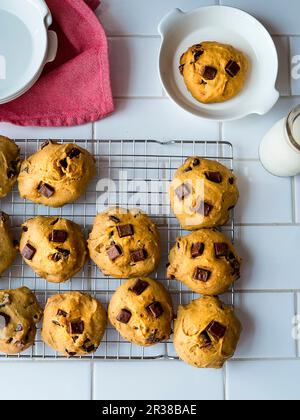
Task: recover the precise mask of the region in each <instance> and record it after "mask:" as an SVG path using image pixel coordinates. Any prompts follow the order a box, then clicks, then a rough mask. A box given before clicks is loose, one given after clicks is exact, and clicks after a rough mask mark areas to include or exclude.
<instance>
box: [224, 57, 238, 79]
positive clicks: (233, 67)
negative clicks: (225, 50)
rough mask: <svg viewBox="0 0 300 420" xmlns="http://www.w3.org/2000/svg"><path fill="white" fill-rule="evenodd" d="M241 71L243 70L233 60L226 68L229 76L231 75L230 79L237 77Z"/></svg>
mask: <svg viewBox="0 0 300 420" xmlns="http://www.w3.org/2000/svg"><path fill="white" fill-rule="evenodd" d="M240 70H241V68H240V66H239V65H238V63H237V62H235V61H233V60H230V61H228V63H227V64H226V67H225V71H226V73H227V74H229V76H230V77H235V76H236V75H237V74H238V73H239V71H240Z"/></svg>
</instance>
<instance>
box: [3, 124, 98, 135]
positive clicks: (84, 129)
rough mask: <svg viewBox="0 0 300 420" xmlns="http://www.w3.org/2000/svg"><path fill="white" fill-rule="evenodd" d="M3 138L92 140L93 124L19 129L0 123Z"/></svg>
mask: <svg viewBox="0 0 300 420" xmlns="http://www.w3.org/2000/svg"><path fill="white" fill-rule="evenodd" d="M0 132H1V135H3V136H8V137H13V138H15V139H36V138H38V139H49V138H50V139H92V138H93V134H92V133H93V124H85V125H79V126H77V127H57V128H56V127H52V128H51V127H19V126H16V125H12V124H6V123H0Z"/></svg>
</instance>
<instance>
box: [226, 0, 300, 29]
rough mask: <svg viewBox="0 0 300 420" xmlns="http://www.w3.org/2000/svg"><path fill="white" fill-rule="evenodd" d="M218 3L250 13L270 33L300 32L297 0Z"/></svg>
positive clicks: (247, 0)
mask: <svg viewBox="0 0 300 420" xmlns="http://www.w3.org/2000/svg"><path fill="white" fill-rule="evenodd" d="M220 4H221V5H223V6H232V7H237V8H239V9H242V10H244V11H245V12H248V13H250V14H252V15H253V16H255V17H256V18H257V19H259V20H260V21H261V22H262V24H264V25H265V26H266V27H267V29H268V30H269V31H270V32H271V33H272V34H276V35H278V34H283V35H284V34H300V26H299V19H298V16H299V1H298V0H289V1H288V2H284V1H282V0H264V1H261V0H220Z"/></svg>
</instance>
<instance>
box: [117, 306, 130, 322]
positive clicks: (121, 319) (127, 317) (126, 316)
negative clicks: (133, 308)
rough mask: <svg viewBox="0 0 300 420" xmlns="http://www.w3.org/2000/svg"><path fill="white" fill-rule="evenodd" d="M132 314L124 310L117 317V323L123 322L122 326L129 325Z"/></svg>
mask: <svg viewBox="0 0 300 420" xmlns="http://www.w3.org/2000/svg"><path fill="white" fill-rule="evenodd" d="M131 316H132V314H131V312H130V311H128V309H122V310H121V312H119V314H118V316H117V321H119V322H121V323H122V324H128V322H129V321H130V319H131Z"/></svg>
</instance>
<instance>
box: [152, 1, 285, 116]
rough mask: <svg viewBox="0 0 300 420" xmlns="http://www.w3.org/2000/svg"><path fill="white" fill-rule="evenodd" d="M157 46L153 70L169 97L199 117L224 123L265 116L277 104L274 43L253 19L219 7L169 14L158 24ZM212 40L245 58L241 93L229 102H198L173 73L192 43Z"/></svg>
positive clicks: (177, 74)
mask: <svg viewBox="0 0 300 420" xmlns="http://www.w3.org/2000/svg"><path fill="white" fill-rule="evenodd" d="M158 29H159V32H160V34H161V37H162V45H161V50H160V56H159V72H160V77H161V81H162V84H163V86H164V88H165V90H166V92H167V93H168V95H169V96H170V98H171V99H172V100H173V101H174V102H175V103H176V104H177V105H179V106H180V107H181V108H183V109H185V110H186V111H188V112H190V113H192V114H194V115H197V116H199V117H203V118H208V119H213V120H219V121H225V120H234V119H238V118H242V117H244V116H246V115H249V114H253V113H256V114H265V113H267V112H268V111H269V110H270V109H271V108H272V107H273V106H274V104H275V103H276V102H277V100H278V98H279V93H278V92H277V90H276V89H275V83H276V79H277V73H278V57H277V51H276V48H275V45H274V42H273V40H272V38H271V36H270V35H269V33H268V32H267V30H266V29H265V28H264V26H263V25H262V24H261V23H260V22H258V21H257V20H256V19H255V18H254V17H252V16H250V15H249V14H248V13H245V12H243V11H241V10H239V9H234V8H232V7H224V6H211V7H202V8H200V9H197V10H194V11H192V12H189V13H183V12H182V11H181V10H179V9H175V10H173V11H171V12H170V13H169V14H168V15H167V16H166V17H165V18H164V19H163V20H162V21H161V22H160V24H159V28H158ZM203 41H218V42H222V43H227V44H231V45H233V46H234V47H236V48H237V49H239V50H241V51H243V52H244V53H245V54H246V55H247V56H248V59H249V60H250V72H249V76H248V79H247V82H246V85H245V87H244V89H243V90H242V91H241V92H240V93H239V94H238V95H237V96H236V97H235V98H233V99H231V100H229V101H227V102H223V103H217V104H201V103H199V102H198V101H196V99H194V98H193V97H192V95H191V94H190V93H189V92H188V90H187V88H186V86H185V83H184V80H183V77H182V76H181V75H180V72H179V70H178V67H179V61H180V57H181V55H182V54H183V53H184V52H185V51H186V50H187V49H188V48H189V47H190V46H192V45H193V44H198V43H199V42H203Z"/></svg>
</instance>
